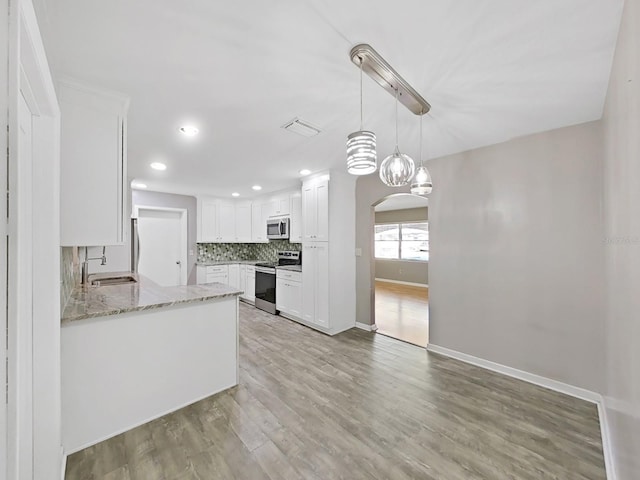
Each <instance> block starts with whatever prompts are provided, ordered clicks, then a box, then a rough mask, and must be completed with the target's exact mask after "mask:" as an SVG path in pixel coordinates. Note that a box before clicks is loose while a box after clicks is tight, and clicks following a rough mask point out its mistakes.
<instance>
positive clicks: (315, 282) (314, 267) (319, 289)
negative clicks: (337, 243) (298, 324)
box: [302, 242, 329, 328]
mask: <svg viewBox="0 0 640 480" xmlns="http://www.w3.org/2000/svg"><path fill="white" fill-rule="evenodd" d="M302 252H303V253H302V258H303V265H304V268H303V270H302V319H303V320H304V321H305V322H308V323H311V324H314V325H318V326H320V327H324V328H329V245H328V243H326V242H313V243H305V244H303V246H302Z"/></svg>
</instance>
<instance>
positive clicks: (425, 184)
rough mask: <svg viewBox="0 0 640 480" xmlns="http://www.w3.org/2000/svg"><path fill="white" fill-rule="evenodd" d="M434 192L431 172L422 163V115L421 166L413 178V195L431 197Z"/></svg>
mask: <svg viewBox="0 0 640 480" xmlns="http://www.w3.org/2000/svg"><path fill="white" fill-rule="evenodd" d="M431 190H433V183H431V175H429V170H427V167H425V166H424V164H423V163H422V115H420V166H419V167H418V170H417V172H416V176H415V177H414V178H413V183H412V184H411V193H412V194H414V195H422V196H425V195H429V194H430V193H431Z"/></svg>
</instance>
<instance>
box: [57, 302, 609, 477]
mask: <svg viewBox="0 0 640 480" xmlns="http://www.w3.org/2000/svg"><path fill="white" fill-rule="evenodd" d="M240 334H241V337H240V365H241V374H240V385H239V386H237V387H234V388H233V389H231V390H228V391H226V392H222V393H220V394H218V395H214V396H212V397H209V398H207V399H205V400H202V401H200V402H197V403H195V404H193V405H190V406H188V407H186V408H183V409H181V410H179V411H177V412H174V413H172V414H169V415H166V416H164V417H162V418H160V419H157V420H155V421H152V422H150V423H148V424H145V425H143V426H141V427H138V428H135V429H133V430H130V431H128V432H126V433H124V434H122V435H118V436H117V437H114V438H112V439H110V440H107V441H105V442H102V443H100V444H98V445H96V446H93V447H91V448H88V449H86V450H83V451H81V452H78V453H76V454H74V455H71V456H70V457H69V459H68V464H67V473H66V479H67V480H174V479H175V480H178V479H189V480H214V479H224V480H268V479H270V480H281V479H286V480H288V479H311V480H329V479H362V480H371V479H394V480H395V479H401V480H406V479H446V480H469V479H488V480H489V479H490V480H501V479H523V480H540V479H576V480H585V479H593V480H596V479H604V478H605V471H604V461H603V456H602V445H601V441H600V433H599V425H598V417H597V411H596V407H595V406H594V405H592V404H589V403H587V402H583V401H581V400H577V399H574V398H571V397H567V396H565V395H561V394H559V393H555V392H552V391H550V390H546V389H543V388H540V387H536V386H533V385H530V384H527V383H525V382H521V381H518V380H514V379H512V378H509V377H505V376H502V375H499V374H497V373H493V372H489V371H486V370H483V369H480V368H478V367H474V366H471V365H467V364H465V363H462V362H459V361H456V360H453V359H449V358H446V357H442V356H439V355H436V354H432V353H429V352H426V351H425V350H424V349H422V348H418V347H415V346H413V345H409V344H407V343H403V342H399V341H397V340H393V339H391V338H388V337H385V336H381V335H375V334H371V333H368V332H364V331H361V330H355V329H353V330H350V331H348V332H345V333H343V334H340V335H337V336H335V337H328V336H325V335H323V334H320V333H318V332H315V331H313V330H311V329H308V328H306V327H303V326H301V325H298V324H296V323H294V322H292V321H289V320H286V319H283V318H282V317H276V316H272V315H269V314H267V313H265V312H262V311H260V310H256V309H254V308H253V307H249V306H245V305H242V306H241V319H240Z"/></svg>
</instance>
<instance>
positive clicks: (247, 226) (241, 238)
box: [197, 198, 266, 243]
mask: <svg viewBox="0 0 640 480" xmlns="http://www.w3.org/2000/svg"><path fill="white" fill-rule="evenodd" d="M265 228H266V227H265ZM197 230H198V235H197V237H198V242H199V243H237V242H250V241H251V205H250V204H249V203H246V204H235V203H233V202H225V201H221V200H218V199H208V198H199V199H198V228H197Z"/></svg>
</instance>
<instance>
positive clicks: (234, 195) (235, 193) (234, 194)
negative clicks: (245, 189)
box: [231, 192, 240, 197]
mask: <svg viewBox="0 0 640 480" xmlns="http://www.w3.org/2000/svg"><path fill="white" fill-rule="evenodd" d="M231 196H232V197H239V196H240V194H239V193H238V192H233V193H232V194H231Z"/></svg>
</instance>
